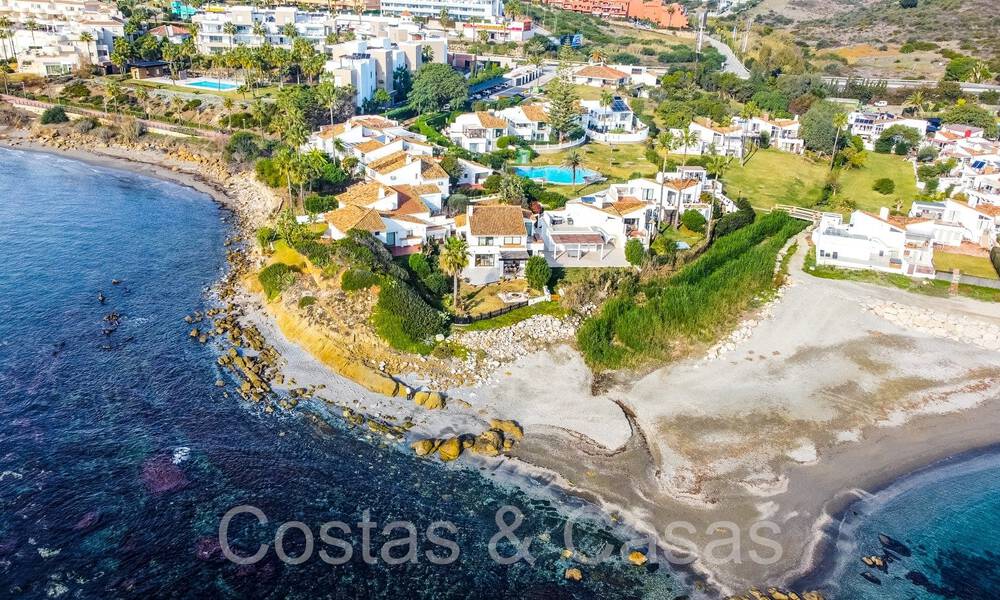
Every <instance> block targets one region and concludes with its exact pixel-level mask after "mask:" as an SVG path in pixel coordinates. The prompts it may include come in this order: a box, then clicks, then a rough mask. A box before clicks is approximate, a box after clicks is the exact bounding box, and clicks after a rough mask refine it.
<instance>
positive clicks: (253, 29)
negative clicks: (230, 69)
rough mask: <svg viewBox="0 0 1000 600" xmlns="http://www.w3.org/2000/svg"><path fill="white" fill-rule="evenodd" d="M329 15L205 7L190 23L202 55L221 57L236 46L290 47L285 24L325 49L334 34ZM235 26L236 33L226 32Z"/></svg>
mask: <svg viewBox="0 0 1000 600" xmlns="http://www.w3.org/2000/svg"><path fill="white" fill-rule="evenodd" d="M334 17H335V15H333V14H332V13H328V12H307V11H302V10H299V9H297V8H295V7H294V6H279V7H277V8H256V7H253V6H219V5H211V6H206V7H205V8H204V9H203V10H201V11H199V12H198V14H196V15H195V16H193V17H191V21H192V22H193V23H196V24H197V25H198V36H197V37H196V38H195V45H196V46H197V47H198V51H199V52H201V53H203V54H220V53H222V52H226V51H228V50H230V49H232V48H234V47H236V46H239V45H243V46H249V47H258V46H263V45H264V43H265V42H267V43H269V44H271V45H272V46H281V47H283V48H290V47H291V45H292V40H291V38H289V37H287V36H285V35H284V34H283V33H282V29H283V28H284V27H285V26H286V25H289V24H291V25H293V26H294V27H295V30H296V31H297V32H298V35H299V37H301V38H304V39H306V40H309V42H311V43H312V44H313V45H314V46H316V48H317V49H320V50H323V49H325V48H326V36H327V35H329V34H330V33H333V32H334V31H336V24H335V22H334ZM227 24H232V25H233V26H235V27H236V31H235V33H226V29H227V27H226V25H227Z"/></svg>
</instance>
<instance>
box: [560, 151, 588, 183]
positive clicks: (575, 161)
mask: <svg viewBox="0 0 1000 600" xmlns="http://www.w3.org/2000/svg"><path fill="white" fill-rule="evenodd" d="M582 164H583V159H582V158H580V153H579V152H577V151H576V150H570V151H569V153H568V154H566V159H565V160H564V161H563V166H564V167H569V169H570V171H571V172H572V173H573V178H572V179H570V181H572V182H573V183H576V170H577V169H579V168H580V165H582Z"/></svg>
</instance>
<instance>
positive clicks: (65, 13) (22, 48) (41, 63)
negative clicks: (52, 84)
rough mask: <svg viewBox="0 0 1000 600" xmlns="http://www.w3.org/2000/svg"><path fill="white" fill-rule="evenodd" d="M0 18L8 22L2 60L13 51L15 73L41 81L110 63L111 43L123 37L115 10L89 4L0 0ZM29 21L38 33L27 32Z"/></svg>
mask: <svg viewBox="0 0 1000 600" xmlns="http://www.w3.org/2000/svg"><path fill="white" fill-rule="evenodd" d="M0 16H5V17H7V18H9V19H10V20H11V22H12V23H13V27H12V37H11V39H10V40H6V41H5V42H4V43H3V44H0V47H2V48H3V50H2V53H3V55H4V56H7V57H9V55H10V54H11V52H13V54H14V55H16V57H17V61H18V71H19V72H22V73H33V74H36V75H42V76H44V75H59V74H63V73H68V72H70V71H72V70H73V69H77V68H80V67H84V66H86V65H95V66H100V65H106V64H109V63H110V59H109V56H110V53H111V48H112V46H113V44H114V40H115V38H116V37H121V36H123V35H124V34H125V30H124V19H123V18H122V16H121V13H119V12H118V9H117V8H115V7H114V6H113V5H110V4H105V3H102V2H95V1H93V0H88V1H83V0H53V1H48V2H38V1H31V0H0ZM29 21H33V22H34V23H35V24H37V25H38V29H37V30H35V31H29V30H28V29H27V28H26V25H27V23H28V22H29ZM87 37H89V38H91V39H89V40H86V41H85V40H84V39H81V38H87ZM10 45H12V46H13V51H11V49H10V48H9V46H10Z"/></svg>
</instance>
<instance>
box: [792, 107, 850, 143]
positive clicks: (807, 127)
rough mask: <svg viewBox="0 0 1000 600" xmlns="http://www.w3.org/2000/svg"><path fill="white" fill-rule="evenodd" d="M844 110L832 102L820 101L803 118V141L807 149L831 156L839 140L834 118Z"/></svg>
mask: <svg viewBox="0 0 1000 600" xmlns="http://www.w3.org/2000/svg"><path fill="white" fill-rule="evenodd" d="M841 114H843V110H842V109H841V108H840V107H839V106H837V105H836V104H834V103H832V102H827V101H819V102H815V103H813V105H812V106H811V107H810V108H809V110H808V111H806V114H805V115H803V116H802V140H803V141H804V142H805V145H806V148H808V149H810V150H815V151H817V152H824V153H827V154H830V153H831V152H833V151H834V144H835V143H836V140H837V138H838V135H837V133H838V130H837V126H836V125H835V124H834V118H835V117H836V116H837V115H841Z"/></svg>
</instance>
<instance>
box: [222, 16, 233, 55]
mask: <svg viewBox="0 0 1000 600" xmlns="http://www.w3.org/2000/svg"><path fill="white" fill-rule="evenodd" d="M222 33H224V34H226V35H228V36H229V48H230V49H232V48H233V44H234V43H235V41H236V25H234V24H233V23H229V22H226V23H225V24H223V25H222Z"/></svg>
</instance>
